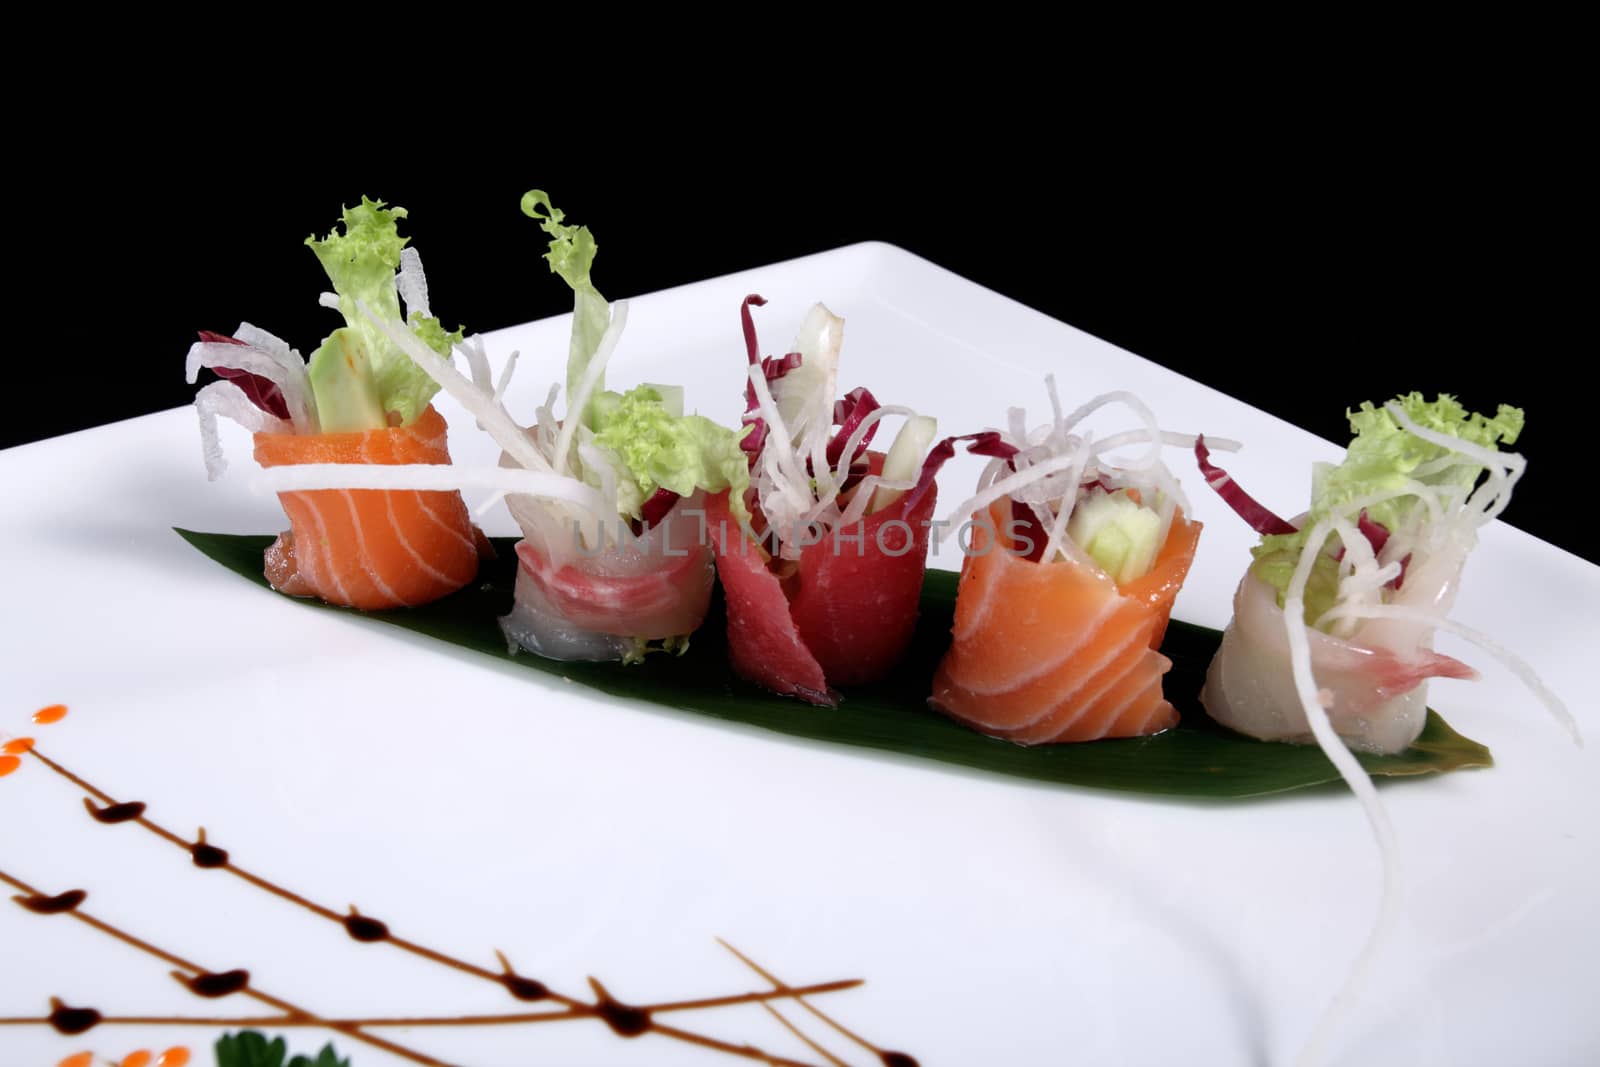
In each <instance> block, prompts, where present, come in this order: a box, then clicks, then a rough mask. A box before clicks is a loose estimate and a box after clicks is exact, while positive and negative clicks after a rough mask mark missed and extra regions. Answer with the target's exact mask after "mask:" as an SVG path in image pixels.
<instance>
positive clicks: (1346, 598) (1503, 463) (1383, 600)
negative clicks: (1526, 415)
mask: <svg viewBox="0 0 1600 1067" xmlns="http://www.w3.org/2000/svg"><path fill="white" fill-rule="evenodd" d="M1522 423H1523V414H1522V412H1521V411H1520V410H1519V409H1517V408H1513V407H1508V406H1501V407H1500V409H1499V410H1498V411H1497V412H1496V414H1495V415H1494V416H1493V417H1490V416H1485V415H1480V414H1473V413H1471V412H1468V411H1467V410H1466V409H1465V408H1463V407H1462V406H1461V405H1460V404H1459V403H1458V402H1457V401H1456V400H1455V399H1454V398H1453V397H1451V396H1448V395H1441V396H1439V397H1438V398H1437V399H1436V400H1434V401H1431V402H1430V401H1426V400H1424V399H1423V396H1422V394H1420V393H1411V394H1409V395H1406V396H1402V397H1398V398H1396V399H1395V400H1393V401H1391V402H1390V403H1388V404H1385V405H1383V406H1382V407H1377V406H1374V405H1373V404H1371V403H1365V404H1363V405H1362V406H1361V407H1360V408H1359V409H1357V410H1355V411H1352V412H1350V425H1351V429H1352V431H1353V432H1354V434H1355V438H1354V440H1353V441H1352V442H1351V443H1350V446H1349V448H1348V450H1347V451H1346V453H1345V457H1344V459H1343V461H1341V462H1340V463H1339V464H1337V465H1321V466H1319V467H1318V468H1317V470H1316V471H1315V472H1314V475H1313V480H1312V486H1313V488H1312V501H1311V507H1310V510H1309V511H1307V512H1306V513H1305V514H1303V515H1300V516H1299V517H1297V518H1296V519H1295V521H1293V522H1287V521H1284V520H1283V519H1281V518H1278V517H1277V516H1276V515H1275V514H1273V513H1272V512H1271V511H1269V510H1268V509H1266V508H1265V507H1263V506H1262V505H1260V504H1258V503H1257V502H1255V501H1254V500H1253V499H1252V498H1250V497H1249V496H1248V495H1247V494H1245V493H1244V492H1243V490H1241V489H1240V488H1239V486H1238V485H1237V484H1236V483H1234V482H1233V480H1232V478H1230V477H1229V476H1228V474H1227V473H1226V472H1225V471H1223V470H1222V469H1221V468H1219V467H1217V466H1216V465H1215V464H1213V463H1212V462H1211V460H1210V457H1209V454H1208V450H1207V449H1206V447H1205V444H1204V442H1200V443H1198V444H1197V445H1196V458H1197V460H1198V461H1199V464H1200V468H1201V471H1202V472H1203V473H1204V474H1205V476H1206V480H1207V483H1208V484H1209V485H1211V486H1212V487H1213V488H1214V489H1215V490H1216V491H1217V492H1218V493H1220V494H1221V495H1222V496H1223V498H1224V499H1225V500H1226V501H1227V502H1228V503H1229V504H1230V505H1232V506H1233V507H1234V508H1235V510H1236V511H1238V512H1239V513H1240V515H1241V516H1242V517H1244V518H1245V519H1246V521H1248V522H1250V523H1251V525H1252V526H1253V527H1254V528H1255V529H1256V530H1257V532H1259V533H1260V534H1261V535H1262V539H1261V542H1260V544H1258V545H1257V546H1256V548H1255V549H1254V550H1253V554H1254V557H1255V559H1254V562H1253V563H1252V564H1251V566H1250V568H1249V570H1247V571H1246V572H1245V575H1244V577H1243V578H1242V579H1241V580H1240V583H1239V587H1238V591H1237V593H1236V594H1235V596H1234V616H1233V620H1232V622H1230V624H1229V625H1228V628H1227V631H1226V632H1225V634H1224V636H1223V639H1222V645H1221V647H1220V648H1219V649H1218V652H1217V655H1216V657H1215V658H1214V659H1213V660H1212V663H1211V667H1210V670H1209V672H1208V674H1207V676H1206V684H1205V688H1204V690H1203V691H1202V693H1201V703H1202V704H1203V705H1204V706H1205V709H1206V712H1207V713H1208V714H1209V715H1210V716H1211V717H1212V718H1214V719H1216V720H1217V721H1218V722H1221V723H1223V724H1224V725H1226V726H1229V727H1231V728H1233V729H1235V730H1238V731H1239V732H1241V733H1245V734H1249V735H1250V736H1252V737H1257V738H1261V739H1263V740H1271V741H1291V742H1298V743H1310V742H1313V741H1315V740H1316V737H1315V734H1314V730H1313V726H1312V723H1311V721H1310V720H1309V719H1308V713H1307V707H1306V702H1305V700H1303V699H1302V687H1301V681H1300V680H1299V679H1297V677H1296V670H1295V668H1294V661H1295V660H1296V658H1299V659H1300V660H1301V662H1302V663H1303V664H1304V665H1305V666H1307V667H1309V671H1308V672H1306V673H1307V675H1308V677H1307V679H1306V680H1307V681H1308V682H1309V683H1310V691H1311V692H1312V693H1314V694H1315V697H1316V704H1317V709H1318V715H1317V718H1322V717H1323V716H1324V715H1325V717H1326V721H1327V722H1328V723H1329V724H1331V726H1332V728H1333V732H1334V733H1336V734H1337V735H1338V737H1339V738H1340V739H1342V740H1343V742H1344V743H1345V745H1347V746H1348V747H1350V748H1353V749H1356V750H1359V751H1365V752H1375V753H1393V752H1399V751H1401V750H1402V749H1404V748H1406V747H1407V746H1408V745H1410V744H1411V742H1412V741H1414V740H1416V738H1417V735H1418V734H1420V733H1421V732H1422V727H1423V724H1424V722H1425V720H1426V715H1427V684H1426V683H1427V681H1428V679H1430V678H1459V679H1470V678H1473V677H1476V673H1477V672H1476V671H1475V670H1474V669H1473V668H1471V667H1469V666H1467V665H1466V664H1464V663H1462V662H1460V661H1459V660H1456V659H1453V658H1452V657H1450V656H1445V655H1441V654H1440V653H1438V652H1435V651H1434V650H1433V647H1432V644H1433V635H1434V632H1435V630H1436V629H1438V628H1440V627H1447V628H1452V629H1457V628H1456V627H1454V626H1453V624H1451V623H1450V622H1449V620H1448V615H1449V612H1450V608H1451V606H1452V604H1453V603H1454V601H1455V597H1456V590H1457V589H1458V587H1459V584H1460V580H1461V573H1462V568H1463V566H1464V564H1465V563H1466V560H1467V556H1468V553H1469V552H1470V551H1471V549H1472V547H1473V545H1474V544H1475V543H1476V541H1477V530H1478V528H1479V527H1480V526H1482V525H1483V524H1484V523H1486V522H1488V521H1489V520H1491V519H1493V518H1494V517H1495V516H1496V515H1498V514H1499V513H1500V511H1501V510H1502V509H1503V508H1504V507H1505V505H1506V502H1507V501H1508V500H1509V499H1510V495H1511V491H1512V488H1513V486H1514V485H1515V483H1516V481H1517V479H1518V478H1519V477H1520V476H1521V473H1522V471H1523V469H1524V467H1525V463H1524V461H1523V458H1522V457H1521V456H1519V455H1517V454H1515V453H1509V452H1502V451H1500V450H1499V445H1502V444H1512V443H1514V442H1515V441H1516V439H1517V436H1518V434H1519V433H1520V432H1521V429H1522ZM1291 605H1292V607H1291ZM1529 676H1531V672H1529Z"/></svg>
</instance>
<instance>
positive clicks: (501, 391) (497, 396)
mask: <svg viewBox="0 0 1600 1067" xmlns="http://www.w3.org/2000/svg"><path fill="white" fill-rule="evenodd" d="M518 354H519V353H518V350H517V349H515V348H513V349H512V350H511V354H510V355H509V356H507V357H506V362H505V365H504V366H503V367H501V368H500V380H499V381H498V382H496V383H495V387H494V402H495V403H496V404H503V403H505V399H506V389H507V388H509V387H510V385H511V376H512V375H513V374H514V373H516V369H517V356H518ZM557 388H559V387H557Z"/></svg>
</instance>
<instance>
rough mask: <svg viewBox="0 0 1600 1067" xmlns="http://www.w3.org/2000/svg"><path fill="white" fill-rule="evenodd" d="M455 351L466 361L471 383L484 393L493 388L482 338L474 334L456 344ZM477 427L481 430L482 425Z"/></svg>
mask: <svg viewBox="0 0 1600 1067" xmlns="http://www.w3.org/2000/svg"><path fill="white" fill-rule="evenodd" d="M456 351H458V352H460V353H461V355H462V356H463V357H464V358H465V359H466V361H467V370H468V372H469V373H470V374H471V376H472V384H473V385H475V386H477V387H478V388H479V389H481V390H483V391H484V392H486V393H487V392H489V391H490V390H491V389H492V388H493V381H494V379H493V377H492V375H491V374H490V371H489V353H488V352H487V351H486V350H485V349H484V347H483V338H482V337H480V336H478V335H477V334H474V335H473V336H471V337H469V338H467V339H466V340H465V341H462V342H461V343H460V344H458V345H456ZM495 399H497V400H498V399H499V398H498V397H496V398H495ZM478 428H479V429H480V430H481V429H482V428H483V427H481V426H480V427H478Z"/></svg>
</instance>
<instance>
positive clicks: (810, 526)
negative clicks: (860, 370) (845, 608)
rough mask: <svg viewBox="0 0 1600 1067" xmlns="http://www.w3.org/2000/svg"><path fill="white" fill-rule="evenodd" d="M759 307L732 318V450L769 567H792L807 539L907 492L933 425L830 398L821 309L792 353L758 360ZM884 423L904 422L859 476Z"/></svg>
mask: <svg viewBox="0 0 1600 1067" xmlns="http://www.w3.org/2000/svg"><path fill="white" fill-rule="evenodd" d="M765 304H766V300H765V299H763V298H762V297H761V296H759V295H757V294H751V295H750V296H748V297H746V298H745V299H744V301H743V303H742V304H741V305H740V309H739V311H740V319H741V327H742V329H743V333H744V339H745V350H746V351H745V354H746V359H747V363H748V366H747V377H746V383H745V402H746V411H745V415H744V425H745V426H746V427H748V428H749V429H748V436H746V437H745V439H744V441H743V445H742V447H743V448H744V451H745V453H746V455H747V457H748V461H749V467H750V476H751V484H752V485H753V486H754V487H755V489H756V500H757V502H758V504H759V508H758V510H759V512H760V516H761V521H763V522H764V523H765V524H766V525H765V527H764V533H765V537H764V540H765V541H766V542H767V543H769V544H770V545H771V546H772V549H773V555H774V557H775V558H776V559H780V560H789V561H793V560H797V559H799V557H800V553H801V551H802V550H803V549H804V547H805V544H804V542H806V541H808V540H809V539H810V538H811V536H812V535H813V533H814V531H816V530H818V529H838V528H841V527H845V528H848V527H851V526H853V525H854V524H856V523H857V522H859V521H860V520H861V519H862V518H864V517H865V516H866V515H869V514H871V513H873V512H876V511H879V510H882V509H883V508H886V507H888V506H890V505H891V504H893V503H896V502H897V501H899V500H900V498H901V497H902V496H904V495H905V494H906V493H907V492H909V491H912V490H914V489H915V488H916V485H917V480H916V479H917V472H918V468H919V465H920V464H921V462H922V460H923V455H924V453H925V451H926V449H927V447H928V445H929V444H930V443H931V442H932V440H933V438H934V435H935V434H936V433H937V425H936V423H934V421H933V420H932V419H929V418H927V417H925V416H920V415H918V414H917V412H915V411H914V410H912V409H911V408H909V407H904V406H902V405H898V404H880V403H879V402H878V400H877V398H876V397H874V396H873V395H872V393H871V392H870V391H869V390H867V389H865V388H855V389H852V390H850V391H849V392H847V393H845V394H844V396H843V397H839V396H837V382H838V366H839V350H840V346H841V343H842V339H843V330H844V320H843V319H841V318H839V317H838V316H836V315H834V314H833V313H832V312H830V311H829V310H828V309H827V308H826V307H824V306H823V305H821V304H817V305H815V306H814V307H812V309H811V311H810V312H809V313H808V314H807V316H806V318H805V320H804V322H803V323H802V324H801V327H800V331H799V335H798V336H797V337H796V339H795V344H794V348H793V350H792V351H790V352H788V353H786V354H785V355H783V356H781V357H766V358H763V357H762V356H761V348H760V342H759V340H758V338H757V335H756V329H755V320H754V318H753V316H752V314H751V309H752V308H756V307H762V306H765ZM887 418H900V419H902V420H904V422H903V424H902V426H901V428H900V430H899V431H898V432H897V434H896V438H895V441H894V442H893V443H891V445H890V447H889V450H888V453H887V455H886V459H885V463H884V466H883V468H882V469H881V470H880V471H879V472H878V473H877V474H872V473H870V471H866V472H864V471H862V470H861V468H860V464H861V462H862V461H863V459H864V457H865V453H866V451H867V448H868V446H869V445H870V444H871V443H872V440H873V438H874V437H875V436H876V434H877V432H878V430H879V427H880V423H881V422H882V421H883V420H884V419H887ZM918 499H920V496H919V497H918ZM913 503H914V502H913Z"/></svg>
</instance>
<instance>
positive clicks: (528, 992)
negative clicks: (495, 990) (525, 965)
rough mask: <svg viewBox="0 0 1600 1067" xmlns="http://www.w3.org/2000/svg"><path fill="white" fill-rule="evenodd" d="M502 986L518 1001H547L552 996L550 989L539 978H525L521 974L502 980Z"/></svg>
mask: <svg viewBox="0 0 1600 1067" xmlns="http://www.w3.org/2000/svg"><path fill="white" fill-rule="evenodd" d="M500 984H501V985H503V986H505V987H506V991H507V992H508V993H510V994H511V995H512V996H514V997H516V998H517V999H518V1000H546V999H548V998H549V996H550V987H549V986H547V985H545V984H544V983H543V982H541V981H539V980H538V979H537V978H524V977H522V975H520V974H508V975H505V976H504V977H503V978H501V979H500Z"/></svg>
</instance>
